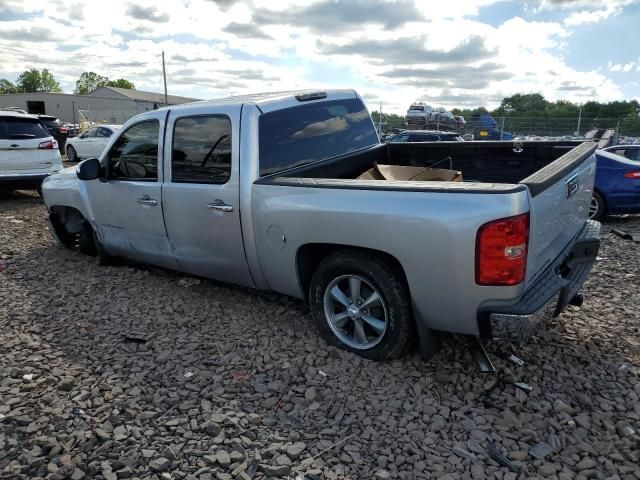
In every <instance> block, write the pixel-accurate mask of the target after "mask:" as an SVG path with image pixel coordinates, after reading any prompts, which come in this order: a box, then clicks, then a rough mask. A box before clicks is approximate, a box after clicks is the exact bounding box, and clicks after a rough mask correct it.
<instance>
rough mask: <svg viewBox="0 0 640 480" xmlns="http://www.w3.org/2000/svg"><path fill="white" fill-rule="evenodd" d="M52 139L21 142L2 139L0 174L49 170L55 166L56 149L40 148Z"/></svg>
mask: <svg viewBox="0 0 640 480" xmlns="http://www.w3.org/2000/svg"><path fill="white" fill-rule="evenodd" d="M47 140H53V137H50V138H29V139H19V140H5V139H0V172H2V171H5V172H7V171H14V172H15V171H20V170H47V169H49V168H51V166H52V165H53V161H54V159H55V152H56V150H57V148H56V149H51V148H48V149H44V148H38V145H40V144H41V143H42V142H46V141H47Z"/></svg>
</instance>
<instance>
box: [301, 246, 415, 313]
mask: <svg viewBox="0 0 640 480" xmlns="http://www.w3.org/2000/svg"><path fill="white" fill-rule="evenodd" d="M343 251H350V252H361V253H368V254H371V255H375V256H377V257H380V258H382V259H384V260H385V261H387V262H388V263H389V264H390V265H392V266H393V267H394V269H396V270H397V271H398V273H399V274H400V276H401V279H402V281H403V282H404V284H405V287H406V288H407V291H408V292H409V294H410V289H409V283H408V281H407V275H406V273H405V270H404V268H403V266H402V264H401V263H400V261H399V260H398V259H397V258H396V257H394V256H393V255H391V254H390V253H387V252H384V251H382V250H376V249H373V248H367V247H359V246H354V245H344V244H339V243H307V244H305V245H301V246H300V247H299V248H298V251H297V252H296V274H297V277H298V284H299V285H300V289H301V291H302V295H303V298H304V300H305V301H307V302H308V300H309V286H310V284H311V277H312V276H313V273H314V272H315V271H316V269H317V268H318V265H320V262H322V261H323V260H324V259H325V258H327V257H329V256H330V255H333V254H334V253H336V252H343Z"/></svg>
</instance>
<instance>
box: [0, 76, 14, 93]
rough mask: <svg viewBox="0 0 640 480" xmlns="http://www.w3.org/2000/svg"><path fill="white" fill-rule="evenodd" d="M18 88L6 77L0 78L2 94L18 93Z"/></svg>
mask: <svg viewBox="0 0 640 480" xmlns="http://www.w3.org/2000/svg"><path fill="white" fill-rule="evenodd" d="M17 91H18V89H17V88H16V86H15V85H14V84H13V83H11V82H10V81H9V80H7V79H6V78H0V94H3V93H17Z"/></svg>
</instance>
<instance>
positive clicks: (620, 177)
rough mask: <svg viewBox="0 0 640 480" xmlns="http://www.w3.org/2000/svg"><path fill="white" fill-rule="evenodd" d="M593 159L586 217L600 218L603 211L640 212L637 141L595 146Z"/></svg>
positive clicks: (604, 214) (639, 164)
mask: <svg viewBox="0 0 640 480" xmlns="http://www.w3.org/2000/svg"><path fill="white" fill-rule="evenodd" d="M623 151H624V153H622V154H621V152H623ZM614 152H615V153H614ZM636 155H639V156H636ZM632 158H633V159H635V158H638V159H639V160H632ZM596 159H597V167H596V181H595V185H594V192H593V197H592V198H591V205H590V207H589V218H592V219H594V220H602V219H603V218H604V217H605V216H606V215H618V214H624V213H640V145H618V146H615V147H608V148H606V149H605V150H596Z"/></svg>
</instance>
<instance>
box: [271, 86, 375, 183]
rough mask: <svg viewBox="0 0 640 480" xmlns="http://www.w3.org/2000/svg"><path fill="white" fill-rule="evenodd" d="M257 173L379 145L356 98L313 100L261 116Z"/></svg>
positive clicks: (286, 167) (287, 167)
mask: <svg viewBox="0 0 640 480" xmlns="http://www.w3.org/2000/svg"><path fill="white" fill-rule="evenodd" d="M259 128H260V176H265V175H270V174H273V173H277V172H281V171H284V170H287V169H290V168H293V167H297V166H301V165H307V164H310V163H313V162H317V161H320V160H326V159H328V158H332V157H336V156H339V155H342V154H345V153H348V152H352V151H354V150H360V149H363V148H366V147H370V146H373V145H377V144H378V134H377V133H376V130H375V128H374V127H373V123H372V122H371V118H370V117H369V112H367V109H366V108H365V106H364V105H363V103H362V101H361V100H360V99H357V98H353V99H345V100H331V101H323V102H314V103H308V104H303V105H300V106H295V107H291V108H287V109H283V110H277V111H275V112H271V113H266V114H263V115H261V116H260V121H259Z"/></svg>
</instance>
